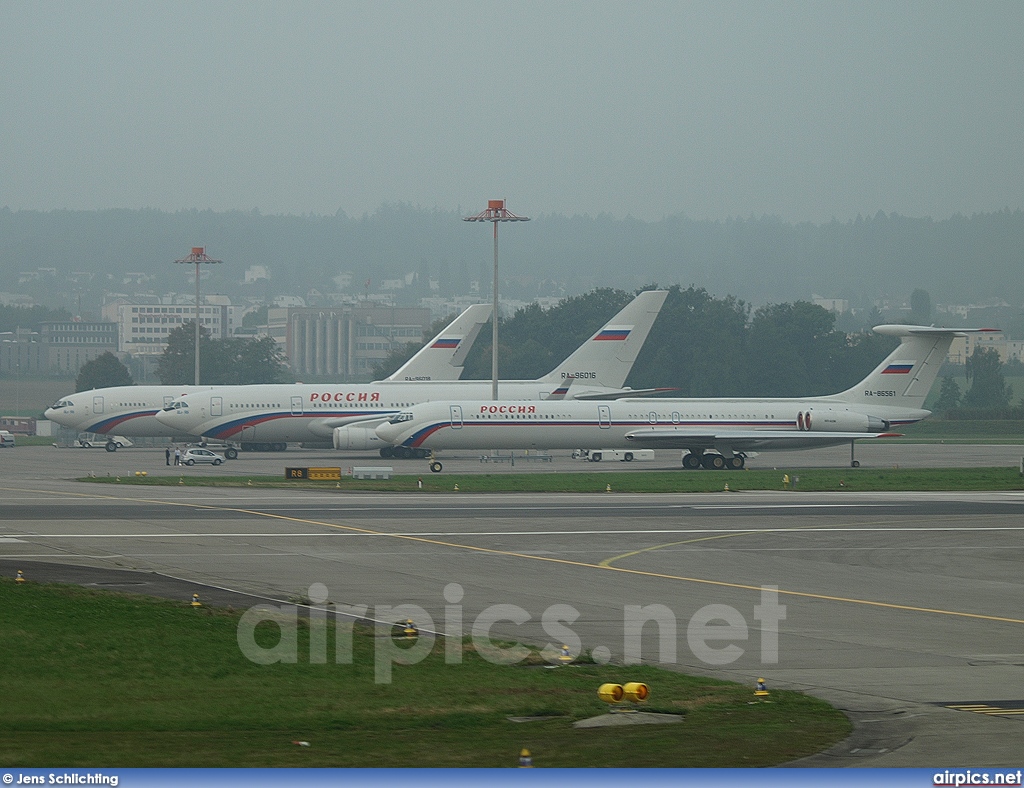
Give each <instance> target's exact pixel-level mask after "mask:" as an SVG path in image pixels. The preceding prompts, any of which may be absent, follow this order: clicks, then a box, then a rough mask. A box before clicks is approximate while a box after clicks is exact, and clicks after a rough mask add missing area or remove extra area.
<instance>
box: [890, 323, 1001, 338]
mask: <svg viewBox="0 0 1024 788" xmlns="http://www.w3.org/2000/svg"><path fill="white" fill-rule="evenodd" d="M872 330H873V331H874V332H875V333H876V334H885V335H886V336H890V337H912V336H920V335H922V334H928V335H930V336H943V337H965V336H967V335H968V334H990V333H994V332H996V333H997V332H999V331H1000V329H998V328H941V327H937V326H898V325H885V326H875V327H874V328H873V329H872Z"/></svg>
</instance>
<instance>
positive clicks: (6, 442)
mask: <svg viewBox="0 0 1024 788" xmlns="http://www.w3.org/2000/svg"><path fill="white" fill-rule="evenodd" d="M8 446H11V447H13V446H14V433H13V432H8V431H7V430H0V448H7V447H8Z"/></svg>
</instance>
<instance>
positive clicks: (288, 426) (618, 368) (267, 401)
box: [157, 290, 668, 458]
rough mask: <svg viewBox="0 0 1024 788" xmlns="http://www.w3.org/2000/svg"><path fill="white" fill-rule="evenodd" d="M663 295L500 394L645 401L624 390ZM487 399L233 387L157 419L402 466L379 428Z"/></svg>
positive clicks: (642, 297) (479, 393) (644, 296)
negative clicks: (371, 456)
mask: <svg viewBox="0 0 1024 788" xmlns="http://www.w3.org/2000/svg"><path fill="white" fill-rule="evenodd" d="M667 295H668V293H667V291H664V290H650V291H647V292H643V293H640V294H639V295H638V296H637V297H636V298H634V299H633V300H632V301H631V302H630V303H629V304H627V305H626V306H625V307H623V309H622V310H621V311H620V312H619V313H618V314H617V315H615V317H613V318H612V319H611V321H609V322H608V323H607V324H606V325H605V326H603V327H602V328H601V329H599V330H598V331H597V332H595V333H594V334H593V335H592V336H591V337H590V339H588V340H587V341H586V342H585V343H584V344H583V345H582V346H580V348H578V349H577V350H576V351H575V352H573V354H572V355H570V356H569V358H567V359H566V360H565V361H564V362H562V364H560V365H559V366H558V367H556V368H555V369H554V370H552V371H551V372H550V373H548V374H547V375H545V376H544V377H542V378H538V379H537V380H516V381H501V382H500V391H501V392H502V393H503V394H504V395H505V396H508V397H512V398H514V399H545V398H546V397H548V396H549V395H551V394H552V393H554V392H557V391H558V390H559V389H565V388H567V387H568V386H569V385H570V384H572V396H573V397H576V398H587V397H598V398H604V397H607V396H609V395H616V396H629V395H633V396H635V395H638V394H642V393H644V392H637V391H631V390H630V389H623V388H622V385H623V383H625V381H626V377H627V376H628V375H629V372H630V370H631V369H632V367H633V362H634V361H636V357H637V355H638V354H639V352H640V348H641V347H642V346H643V343H644V340H646V339H647V336H648V334H649V333H650V330H651V326H652V325H653V324H654V320H655V318H656V317H657V316H658V312H659V311H660V310H661V307H662V305H663V304H664V303H665V298H666V296H667ZM490 391H491V381H488V380H475V381H474V380H457V381H447V382H444V381H423V382H413V381H402V382H396V381H376V382H373V383H365V384H345V385H331V384H288V385H265V386H237V387H230V388H221V389H215V390H210V391H204V392H195V393H193V394H189V395H187V396H185V397H182V398H180V399H178V400H176V401H175V402H173V403H172V404H171V405H169V406H168V407H167V408H166V409H165V410H164V411H163V412H162V413H160V414H158V416H157V418H158V419H159V420H160V421H161V422H162V423H163V424H164V425H166V426H167V427H168V428H171V429H174V430H177V431H186V432H190V433H192V434H193V435H197V436H202V437H205V438H210V439H216V440H229V441H237V442H241V443H242V444H243V447H244V448H250V447H252V448H261V447H262V448H284V447H285V445H287V443H288V442H289V441H303V442H308V441H323V440H325V439H326V440H331V439H332V436H333V442H334V446H335V447H336V448H338V449H346V450H352V451H362V450H368V449H381V448H382V447H383V448H384V452H383V455H382V456H385V457H390V456H398V457H400V458H404V457H411V456H414V455H416V454H419V455H423V453H422V452H414V451H412V450H409V451H406V450H405V449H401V450H400V451H399V452H398V453H397V454H395V453H393V450H392V448H391V446H390V445H388V444H386V443H385V442H383V441H381V440H380V439H379V438H378V437H377V435H376V434H375V433H374V428H375V427H376V426H377V425H378V424H379V423H381V422H382V421H384V420H386V419H387V418H388V417H390V416H391V415H392V414H394V413H396V412H398V411H399V410H402V409H403V408H407V407H409V406H410V405H412V404H414V403H417V402H427V401H430V400H436V399H445V400H448V399H451V398H453V397H467V398H472V399H479V398H481V397H485V396H488V395H489V394H490Z"/></svg>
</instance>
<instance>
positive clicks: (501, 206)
mask: <svg viewBox="0 0 1024 788" xmlns="http://www.w3.org/2000/svg"><path fill="white" fill-rule="evenodd" d="M462 221H464V222H490V223H491V224H493V225H494V308H493V310H492V312H491V399H497V398H498V222H528V221H530V217H529V216H516V215H515V214H514V213H511V212H509V211H507V210H506V209H505V201H504V200H488V201H487V210H486V211H481V212H480V213H478V214H477V215H476V216H467V217H465V218H464V219H463V220H462Z"/></svg>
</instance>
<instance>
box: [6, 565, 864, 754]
mask: <svg viewBox="0 0 1024 788" xmlns="http://www.w3.org/2000/svg"><path fill="white" fill-rule="evenodd" d="M0 608H2V609H3V610H4V627H3V631H2V637H3V650H4V670H3V671H0V697H3V698H4V703H3V709H4V713H3V714H2V715H0V765H3V766H5V767H16V766H22V767H33V766H43V765H53V764H60V765H61V766H64V767H221V766H225V767H226V766H237V765H239V764H244V765H246V766H259V767H273V766H317V767H339V766H349V767H369V766H424V767H451V766H471V767H500V766H515V765H517V762H518V754H519V751H520V750H521V749H522V748H524V747H525V748H527V749H529V750H530V751H531V752H532V754H533V758H534V765H536V766H543V767H579V766H595V767H596V766H622V767H625V766H634V767H635V766H650V767H698V766H707V767H722V766H771V765H776V764H779V763H784V762H786V761H789V760H792V759H794V758H799V757H801V756H804V755H808V754H811V753H814V752H817V751H820V750H822V749H824V748H826V747H828V746H830V745H831V744H833V743H835V742H836V741H839V740H841V739H842V738H844V737H845V736H846V735H847V734H848V733H849V731H850V724H849V722H848V720H847V719H846V718H845V717H844V716H843V715H842V714H841V713H840V712H838V711H837V710H835V709H833V708H832V707H830V706H829V705H827V704H826V703H824V702H823V701H820V700H817V699H815V698H811V697H808V696H806V695H803V694H800V693H796V692H787V691H774V690H773V691H772V692H771V695H770V702H767V703H765V702H755V700H756V699H755V698H754V696H753V683H751V686H749V687H744V686H740V685H737V684H734V683H730V682H724V681H716V680H713V679H708V678H697V677H692V676H687V675H684V674H681V673H676V672H674V671H668V670H662V669H658V668H654V667H650V666H631V667H628V668H626V667H621V666H614V665H604V666H600V665H596V664H593V663H590V664H579V665H571V666H563V667H558V668H546V667H544V666H543V665H542V664H541V660H540V659H539V656H538V655H537V654H536V652H533V656H532V657H531V658H530V659H528V660H526V661H525V663H521V664H519V665H515V666H508V665H495V664H492V663H490V662H487V661H486V660H484V659H483V658H482V657H481V656H480V655H479V654H478V653H477V651H476V650H475V649H474V648H473V647H472V644H471V643H469V642H468V641H467V642H466V643H464V644H463V648H462V652H461V657H462V658H461V661H460V662H459V663H458V664H446V661H445V648H444V644H443V642H441V640H440V639H439V640H438V641H437V642H436V643H435V644H434V647H433V649H432V650H431V651H430V653H429V654H428V655H427V656H426V658H425V659H423V660H422V661H420V662H418V663H416V664H410V665H396V666H395V667H394V672H393V675H392V681H391V683H388V684H379V683H375V680H374V675H375V674H374V650H375V648H378V647H379V643H380V641H381V638H382V637H383V638H387V637H389V635H388V634H386V633H385V634H383V635H382V634H381V633H380V632H377V633H375V631H374V629H373V628H371V627H370V626H368V625H363V624H356V625H355V627H354V630H352V632H351V642H352V654H353V659H352V661H351V663H350V664H338V663H337V662H336V661H335V659H334V654H335V651H334V641H335V638H336V637H338V636H339V635H338V632H337V631H335V629H334V624H333V622H329V624H328V643H327V651H326V653H327V654H328V655H330V657H329V659H328V661H327V663H326V664H311V662H310V660H309V658H308V655H309V653H310V649H309V635H310V629H309V626H308V622H307V621H306V620H305V619H301V618H300V619H299V622H298V637H297V643H298V648H297V661H296V662H294V663H276V664H270V665H259V664H255V663H254V662H252V661H250V660H249V659H247V658H246V657H245V656H244V655H243V654H242V651H241V649H240V647H239V645H238V642H239V638H238V628H239V621H240V616H241V614H240V613H239V612H236V611H232V610H230V609H214V608H210V607H205V606H204V607H198V608H197V607H192V606H190V605H189V604H188V603H187V602H181V603H177V602H174V601H168V600H160V599H152V598H149V597H143V596H137V595H131V594H123V593H116V592H107V591H98V590H93V589H84V588H79V587H75V586H64V585H46V584H37V583H32V582H25V583H15V582H14V581H13V580H10V579H2V580H0ZM279 631H280V630H279V629H278V625H277V624H276V623H272V622H265V623H263V624H259V625H258V626H257V627H256V630H255V638H256V641H257V642H258V643H260V645H261V647H263V648H271V647H273V646H274V644H275V643H277V642H278V638H279ZM342 636H344V637H347V635H345V634H344V632H342ZM389 645H390V644H389ZM753 678H756V677H752V682H753ZM626 681H642V682H645V683H647V684H648V685H649V686H650V688H651V702H650V703H649V704H648V705H649V706H650V708H649V709H648V710H650V711H661V712H668V713H672V714H678V715H682V716H683V722H682V723H676V724H671V725H640V726H637V725H628V726H621V727H612V728H597V729H576V728H573V727H572V722H573V721H575V720H580V719H584V718H589V717H594V716H598V715H602V714H606V713H607V707H606V706H605V705H604V704H603V703H602V702H601V701H600V700H599V699H598V697H597V688H598V686H599V685H601V684H602V683H604V682H615V683H624V682H626ZM509 717H520V718H521V717H527V718H536V719H537V721H531V722H526V723H521V722H520V723H517V722H512V721H510V720H509ZM297 742H308V743H309V746H299V745H297Z"/></svg>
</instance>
